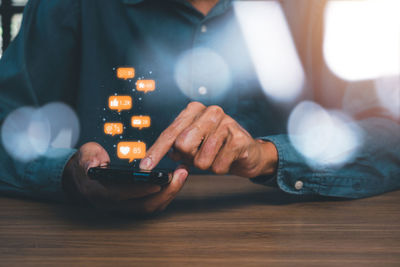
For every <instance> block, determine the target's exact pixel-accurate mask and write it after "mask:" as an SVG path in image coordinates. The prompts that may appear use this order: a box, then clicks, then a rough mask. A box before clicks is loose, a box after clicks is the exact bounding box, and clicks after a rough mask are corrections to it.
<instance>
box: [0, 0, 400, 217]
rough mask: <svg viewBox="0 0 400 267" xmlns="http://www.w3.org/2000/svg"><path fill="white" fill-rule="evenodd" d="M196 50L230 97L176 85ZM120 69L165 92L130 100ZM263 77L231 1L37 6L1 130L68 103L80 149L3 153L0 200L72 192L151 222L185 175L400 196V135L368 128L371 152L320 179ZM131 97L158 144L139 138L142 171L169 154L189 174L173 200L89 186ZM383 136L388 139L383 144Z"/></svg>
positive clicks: (309, 190)
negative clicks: (112, 112) (143, 147)
mask: <svg viewBox="0 0 400 267" xmlns="http://www.w3.org/2000/svg"><path fill="white" fill-rule="evenodd" d="M198 47H200V48H204V47H206V48H211V49H212V50H213V51H216V52H217V53H218V54H219V55H220V56H221V57H222V58H223V59H224V60H225V61H226V62H227V65H228V66H229V67H230V69H231V72H232V75H231V77H232V81H231V83H230V87H229V94H225V95H224V97H223V98H222V99H216V98H213V97H209V96H208V95H207V90H206V89H207V88H206V87H204V86H202V84H201V83H202V81H201V80H195V79H194V81H192V83H193V88H194V89H195V90H196V88H199V90H198V92H197V91H196V92H195V93H193V94H192V95H190V96H191V97H188V96H187V95H185V94H183V93H182V91H180V90H179V89H178V86H177V84H176V82H175V81H174V79H173V77H174V72H173V71H174V66H175V64H176V62H177V61H179V59H180V56H181V54H182V53H183V52H184V51H186V50H189V49H193V48H198ZM232 55H234V56H232ZM238 58H241V59H243V60H241V61H240V62H238ZM118 66H134V67H135V68H136V71H137V72H138V73H140V74H141V75H143V76H146V75H150V76H151V78H154V79H155V80H156V81H157V88H158V89H157V90H156V92H154V94H149V95H146V96H142V95H139V92H134V93H132V91H129V90H130V89H131V87H129V84H128V83H127V82H126V81H119V80H116V79H115V73H114V72H113V71H112V69H113V68H114V69H115V68H116V67H118ZM150 73H151V74H150ZM255 76H256V75H255V70H254V68H253V66H252V63H251V60H250V56H249V54H248V51H247V48H246V44H245V41H244V40H243V37H242V34H241V31H240V26H239V24H238V22H237V20H236V18H235V16H234V14H233V9H232V1H229V0H222V1H216V0H214V1H201V0H198V1H194V0H193V1H184V0H182V1H179V0H171V1H146V0H120V1H99V0H85V1H80V0H73V1H61V0H56V1H55V0H52V1H50V0H45V1H44V0H42V1H39V0H31V1H30V3H29V4H28V6H27V7H26V11H25V14H24V22H23V25H22V28H21V32H20V33H19V35H18V37H17V38H16V40H15V41H14V43H13V44H12V45H11V46H10V47H9V49H8V50H7V51H6V52H5V54H4V57H3V59H2V61H1V64H0V88H1V102H2V103H1V115H2V119H4V117H5V116H6V115H7V114H8V113H9V112H10V111H12V110H14V109H15V108H17V107H20V106H24V105H43V104H45V103H48V102H51V101H63V102H66V103H68V104H70V105H71V106H73V107H74V108H75V109H76V111H77V113H78V115H79V118H80V120H81V125H82V135H81V140H80V143H81V144H82V145H81V147H80V148H79V150H78V151H76V150H74V149H70V150H67V151H66V153H63V156H59V157H56V158H54V157H49V156H47V155H45V156H42V157H40V158H37V159H35V160H33V161H31V162H28V163H21V162H18V161H16V160H13V159H11V158H10V157H9V156H8V155H7V154H6V153H5V151H2V153H1V157H2V160H1V162H2V163H1V164H2V166H3V167H4V168H3V172H2V175H1V182H2V183H1V187H0V188H1V190H2V191H3V192H7V193H14V194H21V195H28V196H34V197H41V198H60V195H62V194H60V193H61V192H64V193H65V194H66V195H67V196H68V197H69V198H71V199H74V200H80V199H87V200H89V201H90V202H91V203H92V204H94V205H95V206H97V207H99V208H103V209H109V210H117V211H122V212H133V213H143V212H144V213H151V212H155V211H159V210H163V209H164V208H165V207H166V206H167V205H168V204H169V203H170V202H171V201H172V200H173V198H174V197H175V196H176V195H177V193H178V192H179V191H180V190H181V188H182V187H183V185H184V183H185V181H186V179H187V177H188V167H189V166H188V165H193V166H194V167H197V168H198V169H201V170H210V171H212V172H214V173H217V174H226V173H231V174H235V175H240V176H243V177H246V178H255V179H254V181H255V182H258V183H262V184H264V183H267V182H269V181H275V182H276V183H277V184H278V185H279V187H280V188H281V189H282V190H284V191H286V192H289V193H294V194H320V195H326V196H340V197H350V198H356V197H365V196H370V195H374V194H378V193H383V192H386V191H390V190H393V189H395V188H398V187H399V185H400V182H399V180H398V162H399V158H400V155H399V151H400V150H399V149H397V150H396V148H395V146H396V145H394V146H391V145H390V144H389V143H388V142H387V141H388V140H391V142H390V143H391V144H396V143H397V144H398V143H399V142H398V141H399V140H398V139H399V137H398V132H397V131H398V129H399V126H398V125H397V124H396V123H394V122H391V121H387V120H385V121H383V120H378V121H377V122H376V121H373V122H371V121H363V122H361V125H362V126H363V127H364V129H365V131H366V133H367V136H368V137H367V141H368V142H367V147H366V148H365V149H362V150H360V151H359V152H358V155H357V157H356V158H355V159H354V160H353V161H351V162H350V163H348V164H346V166H344V167H343V168H342V169H340V170H337V169H334V168H325V169H324V170H323V171H320V172H314V171H313V169H312V168H311V167H310V166H309V165H308V164H307V162H306V160H305V159H304V157H303V156H302V155H301V154H299V153H298V152H297V151H296V149H295V148H294V147H293V146H292V145H291V143H290V141H289V138H288V136H287V135H286V131H285V126H286V125H285V123H286V122H285V117H286V115H287V114H285V113H284V112H283V111H282V110H281V109H279V107H276V105H274V104H273V103H270V102H269V100H268V99H267V98H266V97H265V96H264V95H263V93H262V90H261V89H259V88H260V86H259V84H258V81H257V79H256V77H255ZM200 88H202V89H201V90H200ZM204 88H205V89H204ZM128 91H129V92H130V93H132V94H133V96H134V97H135V99H136V98H137V99H139V98H140V99H141V98H142V97H143V98H144V99H143V103H142V105H143V109H145V110H146V112H147V113H148V114H150V116H151V117H152V121H153V122H154V123H153V126H152V127H153V129H154V132H155V135H152V136H150V137H148V136H146V135H145V134H143V139H144V138H147V140H148V143H149V144H153V143H154V144H153V145H152V146H151V147H150V148H149V149H148V151H147V155H146V157H145V158H144V159H143V160H142V161H141V163H140V167H141V168H142V169H147V170H151V169H153V168H155V167H156V166H158V165H159V162H160V161H161V159H162V158H163V157H164V156H165V155H166V154H167V153H168V152H169V151H171V149H172V150H173V151H172V152H171V153H170V154H171V157H172V158H173V159H174V160H176V161H182V162H184V163H185V164H186V165H180V166H178V167H177V168H176V170H175V172H174V174H173V180H172V182H171V184H170V185H169V186H167V187H166V188H163V189H161V188H160V187H158V186H140V187H138V186H136V185H135V186H115V185H114V186H105V185H102V184H100V183H98V182H96V181H93V180H91V179H89V178H88V176H87V171H88V169H89V168H91V167H95V166H102V165H106V164H108V163H109V162H110V161H111V162H114V161H115V160H116V159H111V158H113V157H115V156H114V153H115V152H114V149H113V145H114V144H115V142H116V141H115V139H110V138H108V137H104V134H103V133H102V132H101V131H99V124H102V123H103V121H101V120H99V118H101V117H102V116H103V115H104V113H102V111H101V107H103V106H104V105H105V104H104V103H106V101H107V100H106V99H107V97H108V96H110V95H113V94H114V93H116V94H126V93H127V92H128ZM193 100H197V101H193ZM107 112H108V111H107ZM121 117H122V118H123V117H124V115H121ZM174 118H175V119H174ZM171 121H172V123H170V122H171ZM375 127H385V131H383V132H380V133H375V132H374V129H375ZM396 133H397V134H396ZM134 134H135V135H136V134H137V135H138V136H140V133H137V132H135V133H134ZM132 135H133V133H132ZM382 135H383V136H384V137H383V138H382ZM128 136H129V134H128ZM254 136H256V137H257V136H263V137H262V138H258V139H256V138H254ZM107 138H108V139H107ZM385 139H386V140H385ZM55 150H57V149H49V151H48V153H49V154H51V153H57V151H55ZM64 152H65V151H64ZM377 153H379V155H380V156H379V157H375V156H373V155H374V154H377ZM298 182H301V183H298ZM355 185H357V186H355Z"/></svg>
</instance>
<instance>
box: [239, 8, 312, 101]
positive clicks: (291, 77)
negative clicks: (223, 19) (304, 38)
mask: <svg viewBox="0 0 400 267" xmlns="http://www.w3.org/2000/svg"><path fill="white" fill-rule="evenodd" d="M234 8H235V13H236V16H237V18H238V21H239V23H240V26H241V29H242V32H243V35H244V38H245V40H246V43H247V46H248V48H249V51H250V55H251V58H252V60H253V63H254V66H255V68H256V71H257V74H258V78H259V80H260V83H261V86H262V87H263V89H264V92H265V93H266V94H267V95H268V96H269V97H270V98H272V99H274V100H277V101H285V102H287V101H293V100H294V99H295V98H296V97H297V96H298V95H299V94H300V93H301V90H302V88H303V86H304V81H305V75H304V70H303V67H302V65H301V62H300V59H299V56H298V54H297V51H296V47H295V44H294V42H293V38H292V36H291V33H290V29H289V26H288V24H287V21H286V18H285V15H284V13H283V10H282V7H281V5H280V3H279V2H278V1H267V2H265V1H237V2H235V4H234Z"/></svg>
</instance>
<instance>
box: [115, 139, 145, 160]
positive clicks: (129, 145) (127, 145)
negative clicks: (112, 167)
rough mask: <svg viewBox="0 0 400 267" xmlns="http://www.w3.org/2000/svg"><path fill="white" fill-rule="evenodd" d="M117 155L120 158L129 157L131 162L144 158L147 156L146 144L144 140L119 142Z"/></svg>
mask: <svg viewBox="0 0 400 267" xmlns="http://www.w3.org/2000/svg"><path fill="white" fill-rule="evenodd" d="M117 156H118V158H120V159H129V163H131V162H132V161H134V160H135V159H142V158H144V157H145V156H146V144H145V143H143V142H119V143H118V146H117Z"/></svg>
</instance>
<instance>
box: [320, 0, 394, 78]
mask: <svg viewBox="0 0 400 267" xmlns="http://www.w3.org/2000/svg"><path fill="white" fill-rule="evenodd" d="M399 10H400V1H399V0H363V1H330V2H328V4H327V6H326V11H325V15H326V17H325V36H324V47H323V50H324V57H325V60H326V63H327V65H328V67H329V68H330V69H331V70H332V71H333V72H334V73H335V74H336V75H338V76H339V77H341V78H343V79H345V80H349V81H357V80H366V79H375V78H378V77H382V76H393V75H398V74H400V60H399V59H400V16H399Z"/></svg>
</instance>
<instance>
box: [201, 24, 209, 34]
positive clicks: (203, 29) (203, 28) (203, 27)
mask: <svg viewBox="0 0 400 267" xmlns="http://www.w3.org/2000/svg"><path fill="white" fill-rule="evenodd" d="M200 30H201V32H202V33H205V32H207V26H206V25H202V26H201V29H200Z"/></svg>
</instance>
